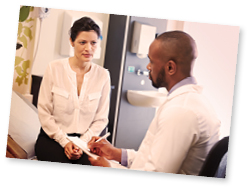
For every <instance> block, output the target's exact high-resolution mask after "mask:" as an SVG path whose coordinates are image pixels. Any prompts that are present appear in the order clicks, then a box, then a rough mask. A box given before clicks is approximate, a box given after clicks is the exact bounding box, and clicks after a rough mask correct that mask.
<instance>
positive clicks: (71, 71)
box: [35, 17, 110, 165]
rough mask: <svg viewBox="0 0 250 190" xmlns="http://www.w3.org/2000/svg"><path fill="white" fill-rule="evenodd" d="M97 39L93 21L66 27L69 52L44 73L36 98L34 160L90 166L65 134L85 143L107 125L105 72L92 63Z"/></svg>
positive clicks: (107, 79)
mask: <svg viewBox="0 0 250 190" xmlns="http://www.w3.org/2000/svg"><path fill="white" fill-rule="evenodd" d="M99 37H100V28H99V26H98V25H97V24H96V23H95V22H94V21H93V20H92V19H90V18H88V17H83V18H81V19H79V20H77V21H75V22H74V24H73V26H72V27H71V29H70V43H71V45H72V47H74V56H73V57H69V58H66V59H60V60H56V61H53V62H51V63H50V64H49V65H48V67H47V69H46V71H45V74H44V76H43V80H42V84H41V87H40V93H39V98H38V114H39V119H40V122H41V125H42V127H41V132H40V134H39V136H38V139H37V142H36V145H35V151H36V156H37V158H38V160H42V161H52V162H63V163H76V164H83V165H86V164H87V165H89V164H90V163H89V161H88V158H87V155H86V154H84V153H83V152H82V150H81V149H79V148H78V147H77V146H76V145H74V144H73V143H72V142H71V141H69V140H68V139H67V135H68V136H77V137H79V138H80V139H82V140H83V141H85V142H88V141H89V140H90V139H91V137H92V136H98V135H99V134H100V133H101V132H102V130H103V129H104V128H105V127H106V125H107V123H108V112H109V93H110V76H109V72H108V71H107V70H106V69H104V68H102V67H101V66H98V65H96V64H94V63H92V62H91V61H92V59H93V55H94V53H95V50H96V48H97V42H98V39H99Z"/></svg>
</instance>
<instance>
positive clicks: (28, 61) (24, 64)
mask: <svg viewBox="0 0 250 190" xmlns="http://www.w3.org/2000/svg"><path fill="white" fill-rule="evenodd" d="M29 67H30V60H27V61H24V62H23V64H22V68H23V70H24V72H25V73H26V72H27V69H28V68H29Z"/></svg>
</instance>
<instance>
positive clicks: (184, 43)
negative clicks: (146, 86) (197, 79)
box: [147, 31, 197, 91]
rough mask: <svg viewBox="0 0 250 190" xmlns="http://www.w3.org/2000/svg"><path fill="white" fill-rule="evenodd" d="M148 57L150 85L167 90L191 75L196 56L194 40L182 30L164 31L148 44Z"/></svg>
mask: <svg viewBox="0 0 250 190" xmlns="http://www.w3.org/2000/svg"><path fill="white" fill-rule="evenodd" d="M148 57H149V59H150V63H149V64H148V65H147V69H148V70H149V71H150V79H151V80H152V85H153V86H154V87H156V88H159V87H166V88H167V90H168V91H169V90H170V89H171V88H172V87H173V86H174V85H175V84H176V83H178V82H179V81H181V80H182V79H184V78H186V77H189V76H191V71H192V66H193V63H194V60H195V59H196V57H197V49H196V44H195V41H194V40H193V38H192V37H191V36H189V35H188V34H187V33H185V32H182V31H171V32H165V33H163V34H161V35H159V36H158V37H157V38H156V39H155V40H154V41H153V42H152V44H151V45H150V47H149V53H148Z"/></svg>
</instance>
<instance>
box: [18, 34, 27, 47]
mask: <svg viewBox="0 0 250 190" xmlns="http://www.w3.org/2000/svg"><path fill="white" fill-rule="evenodd" d="M18 40H20V41H21V42H23V47H24V48H26V49H27V45H28V42H27V38H26V37H25V36H24V35H22V36H21V37H20V36H19V37H18Z"/></svg>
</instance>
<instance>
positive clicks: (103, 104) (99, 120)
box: [80, 71, 111, 142]
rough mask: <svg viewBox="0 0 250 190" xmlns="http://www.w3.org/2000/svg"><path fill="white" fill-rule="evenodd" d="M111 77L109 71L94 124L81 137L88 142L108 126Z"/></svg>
mask: <svg viewBox="0 0 250 190" xmlns="http://www.w3.org/2000/svg"><path fill="white" fill-rule="evenodd" d="M110 89H111V87H110V76H109V72H108V71H107V80H106V81H105V83H104V86H103V89H102V94H101V98H100V101H99V105H98V108H97V111H96V113H95V117H94V119H93V122H92V123H91V125H90V127H89V128H88V130H87V131H86V132H85V133H84V134H83V135H82V136H81V137H80V138H81V139H82V140H83V141H85V142H88V141H90V139H91V138H92V137H93V136H99V135H100V133H101V132H102V130H103V129H104V128H105V127H106V126H107V124H108V114H109V102H110Z"/></svg>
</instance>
